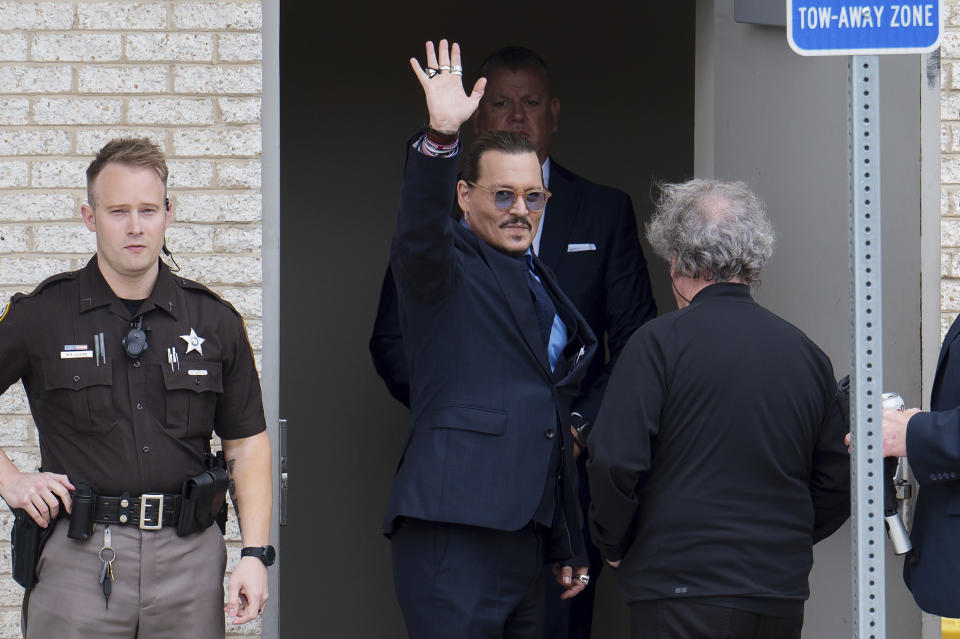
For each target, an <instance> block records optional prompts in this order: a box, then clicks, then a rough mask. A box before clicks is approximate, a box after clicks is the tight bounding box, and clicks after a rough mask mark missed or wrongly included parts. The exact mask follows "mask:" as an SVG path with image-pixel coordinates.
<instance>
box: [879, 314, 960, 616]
mask: <svg viewBox="0 0 960 639" xmlns="http://www.w3.org/2000/svg"><path fill="white" fill-rule="evenodd" d="M958 335H960V320H957V319H955V320H954V322H953V324H952V325H951V326H950V330H949V331H947V335H946V337H945V338H944V340H943V345H942V346H941V348H940V356H939V358H938V360H937V371H936V375H935V376H934V378H933V389H932V391H931V393H930V408H931V410H930V411H920V410H919V409H917V408H911V409H908V410H905V411H897V410H893V409H884V411H883V454H884V456H885V457H906V458H907V461H909V462H910V468H911V469H912V470H913V475H914V477H915V478H916V480H917V483H918V484H919V490H918V492H917V501H916V506H915V508H916V510H915V511H914V516H913V526H912V527H911V530H910V540H911V542H912V544H913V548H912V549H911V550H910V552H908V553H907V555H906V557H905V558H904V562H903V578H904V582H906V585H907V587H908V588H909V589H910V592H911V593H912V594H913V598H914V600H915V601H916V602H917V605H918V606H919V607H920V609H921V610H923V611H925V612H928V613H930V614H934V615H939V616H941V617H960V591H958V590H957V588H954V587H952V583H953V581H954V580H955V579H956V575H957V574H960V545H958V543H957V540H958V539H960V355H957V353H955V352H954V349H955V348H960V341H958V340H957V336H958ZM951 357H952V359H951Z"/></svg>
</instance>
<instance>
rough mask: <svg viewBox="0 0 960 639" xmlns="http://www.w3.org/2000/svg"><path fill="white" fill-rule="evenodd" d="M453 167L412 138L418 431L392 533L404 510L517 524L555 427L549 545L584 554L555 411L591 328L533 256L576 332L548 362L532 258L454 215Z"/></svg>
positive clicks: (531, 504) (411, 346) (407, 260)
mask: <svg viewBox="0 0 960 639" xmlns="http://www.w3.org/2000/svg"><path fill="white" fill-rule="evenodd" d="M456 179H457V161H456V158H433V157H428V156H425V155H423V154H421V153H420V152H419V151H417V150H415V149H412V148H410V149H408V155H407V164H406V169H405V174H404V180H403V189H402V193H401V201H400V211H399V215H398V221H397V232H396V234H395V236H394V240H393V245H392V247H391V253H390V261H391V267H392V269H393V272H394V274H395V277H396V281H397V294H398V302H399V308H400V326H401V331H402V335H403V343H404V346H405V352H406V358H407V367H408V370H410V371H411V375H410V406H411V414H410V433H409V436H408V438H407V442H406V445H405V447H404V452H403V456H402V458H401V461H400V464H399V467H398V468H397V474H396V477H395V480H394V484H393V490H392V492H391V495H390V502H389V506H388V511H387V516H386V520H385V522H384V532H385V533H386V534H387V535H390V534H391V533H392V531H393V526H394V522H395V520H396V518H397V517H401V516H406V517H414V518H418V519H424V520H429V521H438V522H450V523H457V524H466V525H471V526H482V527H486V528H495V529H500V530H517V529H520V528H522V527H523V526H525V525H526V524H527V523H529V522H530V521H531V519H532V518H533V515H534V513H535V511H536V509H537V506H538V505H539V503H540V500H541V497H542V496H543V492H544V486H545V481H546V476H547V467H548V464H549V461H550V457H551V453H552V452H553V449H554V446H555V445H556V438H560V441H561V443H562V444H563V448H564V451H565V454H564V458H563V472H562V476H563V483H562V490H561V499H560V503H559V504H558V506H559V511H560V513H561V514H562V516H561V517H558V520H559V523H560V525H559V526H558V525H555V526H554V534H553V535H552V536H553V537H554V540H555V542H557V543H555V544H554V545H553V547H552V548H551V549H550V550H551V552H549V556H550V558H551V559H552V560H557V561H562V560H564V559H568V558H570V557H572V556H574V555H579V554H581V553H582V551H583V540H582V535H581V533H580V526H579V525H578V518H579V506H578V503H577V496H576V491H575V490H574V488H573V486H574V484H573V483H572V482H573V480H574V478H575V477H576V469H575V467H574V464H573V458H572V455H571V454H570V453H571V451H572V448H573V447H572V442H571V441H570V432H569V429H568V428H566V427H560V423H561V419H562V420H563V423H564V424H565V423H566V417H567V415H568V414H569V408H570V401H571V400H572V399H573V398H574V397H575V396H576V393H577V391H578V390H579V385H580V380H581V379H582V377H583V375H584V373H585V372H586V370H587V366H588V364H589V361H590V359H591V358H592V357H593V354H594V352H595V350H596V347H597V342H596V338H595V337H594V336H593V333H592V331H591V330H590V327H589V325H588V324H587V323H586V321H584V319H583V318H582V317H581V316H580V314H579V313H578V312H577V310H576V308H575V307H574V306H573V303H572V302H571V301H570V300H569V299H568V298H567V297H566V296H565V295H564V294H563V292H562V291H561V290H560V288H559V286H558V285H557V283H556V280H555V279H554V277H553V275H552V273H550V271H549V269H547V268H546V267H544V266H543V264H542V263H541V262H540V261H539V260H537V259H534V264H535V266H536V268H537V269H538V272H539V274H540V276H541V279H542V281H543V284H544V286H545V287H546V289H547V290H548V292H549V293H550V295H551V296H552V297H553V300H554V303H555V305H556V307H557V312H558V314H559V315H560V317H561V318H562V319H563V320H564V323H565V324H566V326H567V330H568V334H569V340H568V343H567V345H566V348H565V349H564V352H563V355H564V356H563V357H561V359H560V361H559V362H558V363H557V366H556V369H555V370H554V371H551V369H550V365H549V362H548V361H547V349H546V344H545V343H544V340H543V337H542V336H541V334H540V329H539V327H538V324H537V316H536V311H535V309H534V306H533V301H532V296H531V293H530V289H529V286H528V284H527V275H526V268H527V267H526V261H525V259H523V258H515V257H511V256H509V255H505V254H503V253H500V252H498V251H496V250H495V249H493V248H491V247H490V246H488V245H487V244H486V243H484V242H483V241H481V240H480V239H478V238H477V237H476V236H475V235H473V233H472V232H471V231H470V230H469V229H467V228H465V227H464V226H462V225H460V224H458V223H457V222H456V221H454V220H453V219H451V217H450V215H449V211H450V207H451V204H452V199H453V195H454V185H455V184H456ZM566 522H571V523H572V524H573V525H569V526H567V525H565V524H566ZM561 542H562V543H561Z"/></svg>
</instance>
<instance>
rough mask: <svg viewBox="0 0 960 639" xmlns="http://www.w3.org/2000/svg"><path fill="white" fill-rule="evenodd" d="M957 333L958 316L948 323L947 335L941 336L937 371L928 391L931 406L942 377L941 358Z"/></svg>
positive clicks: (944, 356) (935, 403)
mask: <svg viewBox="0 0 960 639" xmlns="http://www.w3.org/2000/svg"><path fill="white" fill-rule="evenodd" d="M958 333H960V316H958V317H957V319H955V320H953V324H951V325H950V330H949V331H947V336H946V337H945V338H943V345H942V346H940V355H939V357H938V358H937V372H936V374H935V375H934V378H933V390H931V391H930V406H931V407H934V406H936V405H937V399H936V398H937V394H938V393H939V391H940V380H941V379H942V378H943V360H944V359H945V358H946V356H947V352H949V350H950V344H952V343H953V340H955V339H956V338H957V334H958Z"/></svg>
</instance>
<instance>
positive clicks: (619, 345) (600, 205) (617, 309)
mask: <svg viewBox="0 0 960 639" xmlns="http://www.w3.org/2000/svg"><path fill="white" fill-rule="evenodd" d="M547 188H548V189H549V190H550V192H551V193H552V197H551V198H550V203H549V204H548V205H547V210H546V214H545V216H544V218H543V220H544V221H543V224H544V227H543V234H542V236H541V238H540V255H539V258H540V260H541V261H542V262H543V263H544V264H546V265H547V266H548V267H550V269H552V270H553V272H554V273H555V274H556V277H557V281H558V282H559V283H560V287H561V288H562V289H563V291H564V293H566V294H567V295H568V296H569V297H570V299H571V300H573V303H574V305H575V306H576V307H577V309H578V310H579V311H580V313H581V314H583V317H584V318H585V319H586V320H587V323H588V324H589V325H590V328H591V329H592V330H593V333H594V335H596V336H597V338H598V339H601V340H602V338H603V336H604V335H606V337H607V347H608V349H609V353H610V358H609V360H608V361H606V362H605V361H604V357H603V355H602V353H601V354H598V356H597V357H595V358H594V359H593V361H592V362H591V364H590V368H589V369H588V370H587V372H586V375H585V376H584V378H583V384H582V392H581V393H580V395H579V396H578V397H577V398H576V399H575V400H574V401H573V403H572V407H571V408H572V410H576V411H578V412H579V413H581V414H582V415H584V416H585V417H587V418H588V419H590V420H591V421H592V420H593V419H594V418H595V417H596V414H597V412H598V411H599V410H600V401H601V400H602V399H603V391H604V389H605V388H606V384H607V380H608V378H609V377H610V372H611V371H612V370H613V365H614V364H615V363H616V359H617V356H618V355H619V354H620V351H621V350H622V349H623V346H624V345H625V344H626V343H627V340H628V339H629V338H630V336H631V335H632V334H633V332H634V331H635V330H637V328H639V327H640V325H641V324H643V323H644V322H646V321H648V320H651V319H653V318H654V317H656V316H657V306H656V303H655V302H654V300H653V293H652V291H651V288H650V277H649V275H648V273H647V262H646V260H645V259H644V257H643V251H642V250H641V248H640V242H639V240H638V239H637V223H636V218H635V216H634V212H633V203H632V202H631V201H630V197H629V196H628V195H627V194H626V193H624V192H623V191H620V190H618V189H614V188H610V187H606V186H601V185H599V184H594V183H593V182H590V181H588V180H585V179H583V178H581V177H579V176H577V175H575V174H574V173H572V172H571V171H568V170H567V169H565V168H563V167H562V166H560V165H559V164H557V163H556V162H555V161H553V159H552V158H551V165H550V180H549V184H548V185H547ZM393 280H394V278H393V275H392V273H391V272H390V269H388V270H387V273H386V276H385V277H384V280H383V286H382V289H381V291H380V305H379V307H378V309H377V319H376V322H375V323H374V329H373V336H372V337H371V338H370V352H371V354H372V355H373V362H374V366H375V367H376V369H377V373H378V374H379V375H380V377H382V378H383V380H384V382H386V384H387V389H388V390H389V391H390V394H391V395H393V396H394V397H395V398H396V399H397V400H398V401H400V402H402V403H403V404H404V405H406V406H410V396H409V395H410V379H409V372H408V371H407V368H406V357H405V356H404V347H403V341H402V339H401V337H400V325H399V316H398V312H397V290H396V286H395V285H394V281H393Z"/></svg>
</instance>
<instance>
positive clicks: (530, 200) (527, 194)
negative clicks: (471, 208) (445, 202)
mask: <svg viewBox="0 0 960 639" xmlns="http://www.w3.org/2000/svg"><path fill="white" fill-rule="evenodd" d="M467 184H469V185H470V186H474V187H476V188H478V189H481V190H483V191H486V192H487V193H489V194H490V195H492V196H493V205H494V206H496V207H497V208H498V209H500V210H501V211H507V210H509V209H510V207H512V206H513V204H514V202H516V201H517V198H520V197H522V198H523V203H524V204H525V205H526V206H527V209H528V210H530V211H542V210H543V207H545V206H546V205H547V200H548V199H550V191H546V190H544V189H527V190H526V191H516V190H514V189H511V188H508V187H505V186H483V185H481V184H477V183H476V182H470V181H469V180H467Z"/></svg>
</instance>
